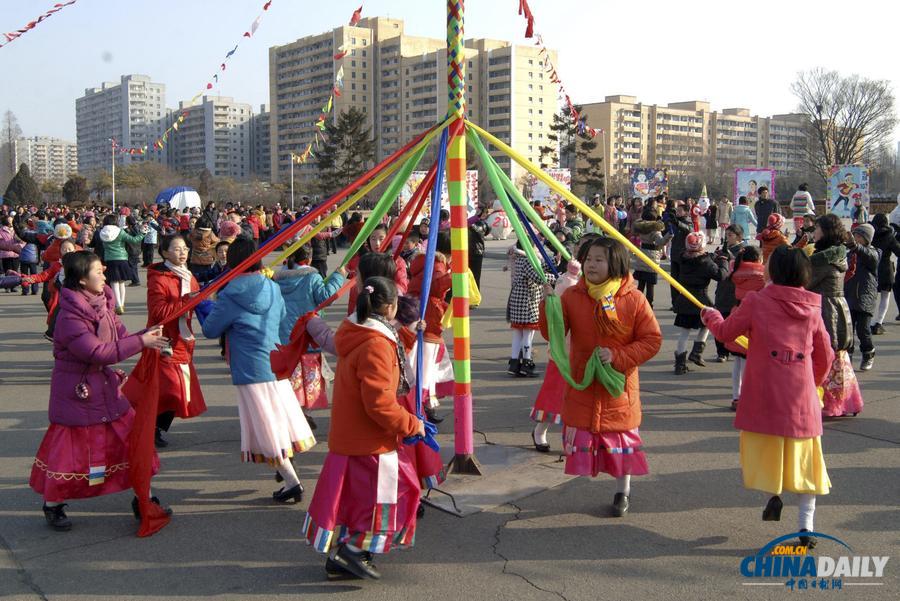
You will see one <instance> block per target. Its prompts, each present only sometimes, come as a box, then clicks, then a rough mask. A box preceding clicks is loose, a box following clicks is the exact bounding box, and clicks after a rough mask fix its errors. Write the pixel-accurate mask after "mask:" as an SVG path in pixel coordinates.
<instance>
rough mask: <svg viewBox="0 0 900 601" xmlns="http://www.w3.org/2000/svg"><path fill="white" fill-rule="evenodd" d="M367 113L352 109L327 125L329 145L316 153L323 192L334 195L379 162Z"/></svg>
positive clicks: (327, 142) (327, 141)
mask: <svg viewBox="0 0 900 601" xmlns="http://www.w3.org/2000/svg"><path fill="white" fill-rule="evenodd" d="M366 118H367V117H366V113H365V112H363V111H361V110H359V109H357V108H351V109H350V110H348V111H345V112H343V113H341V114H340V115H338V118H337V122H336V123H335V122H328V123H326V124H325V142H324V144H322V146H321V148H320V149H319V151H318V152H317V153H316V158H317V164H318V169H319V191H320V192H321V193H322V194H323V195H326V196H328V195H330V194H332V193H334V192H336V191H338V190H340V189H341V188H344V187H345V186H347V185H348V184H350V182H352V181H353V180H355V179H356V178H358V177H359V176H360V175H362V174H363V173H365V172H366V170H367V169H368V168H369V167H370V166H371V165H372V164H373V163H374V161H375V139H374V137H373V136H372V129H371V128H370V127H366Z"/></svg>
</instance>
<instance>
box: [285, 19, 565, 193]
mask: <svg viewBox="0 0 900 601" xmlns="http://www.w3.org/2000/svg"><path fill="white" fill-rule="evenodd" d="M342 46H343V47H344V49H345V50H347V55H346V56H345V57H344V58H343V59H341V60H335V59H334V55H335V54H336V53H338V52H339V48H341V47H342ZM446 57H447V51H446V41H445V40H443V39H434V38H425V37H417V36H410V35H406V34H405V33H404V27H403V21H402V20H399V19H389V18H384V17H371V18H366V19H363V20H361V21H360V22H359V23H358V24H357V26H355V27H350V26H343V27H339V28H337V29H334V30H332V31H329V32H325V33H322V34H318V35H314V36H308V37H305V38H301V39H299V40H297V41H295V42H292V43H290V44H286V45H283V46H275V47H272V48H270V49H269V87H270V106H271V115H270V134H271V141H270V148H271V165H272V180H273V181H281V182H285V181H287V179H288V177H289V175H288V173H289V170H290V154H291V153H292V152H293V153H296V154H300V153H302V152H303V150H304V149H305V148H306V146H307V144H309V142H310V141H312V140H313V138H314V135H315V131H316V130H315V126H314V123H315V121H316V119H317V118H318V117H319V115H320V114H321V110H322V107H323V106H324V105H325V103H326V102H327V101H328V97H329V95H330V94H331V91H332V87H333V84H334V78H335V75H336V73H337V72H338V70H339V69H340V68H341V66H343V70H344V78H343V83H344V86H343V90H342V92H341V96H340V97H336V98H335V102H334V112H333V113H332V115H331V117H330V118H332V119H333V118H335V116H336V115H338V114H340V113H341V112H342V111H345V110H347V109H349V108H350V107H356V108H358V109H361V110H363V111H365V112H366V114H367V115H369V125H370V127H371V128H372V132H373V135H374V136H375V137H376V140H377V151H376V160H381V159H383V158H384V157H386V156H388V155H390V154H391V153H392V152H393V151H395V150H396V149H398V148H400V147H401V146H402V145H403V144H405V143H406V142H407V141H408V140H410V139H411V138H412V137H414V136H415V135H416V134H418V133H420V132H422V131H423V130H425V129H427V128H428V127H430V126H432V125H434V124H435V123H437V122H438V121H440V120H442V118H443V117H444V115H445V114H446V112H447V83H446V82H447V58H446ZM550 57H551V60H552V61H554V62H556V60H557V59H556V53H555V52H553V51H551V53H550ZM466 102H467V116H468V118H469V119H471V120H473V121H475V122H476V123H479V124H480V125H481V126H483V127H485V128H486V129H488V130H490V131H491V132H492V133H494V134H495V135H496V136H497V137H499V138H500V139H502V140H503V141H504V142H506V143H508V144H510V145H511V146H512V147H513V148H515V149H516V150H517V151H518V152H520V153H522V154H523V155H525V156H527V157H529V158H530V159H532V160H534V161H535V162H537V161H539V158H540V151H539V148H540V147H541V146H543V145H546V143H547V136H548V135H549V134H550V133H551V132H550V124H551V123H552V120H553V114H554V112H555V111H556V110H557V90H556V86H555V84H553V83H552V82H551V81H550V79H549V76H548V74H547V72H546V70H545V67H544V58H543V56H542V55H540V54H539V52H538V49H537V48H535V47H532V46H516V45H513V44H510V43H509V42H503V41H497V40H487V39H473V40H466ZM494 156H495V157H496V158H497V160H498V162H499V164H500V165H501V167H502V168H504V169H505V170H506V171H507V172H508V173H511V175H512V176H513V178H514V179H515V178H516V177H517V176H518V174H519V173H520V171H519V169H518V166H515V165H512V164H510V160H509V159H508V158H507V157H505V156H502V157H501V156H500V154H499V153H497V152H494ZM423 168H424V167H423ZM315 173H316V164H315V160H314V159H313V160H310V161H309V162H308V163H306V164H304V165H296V166H295V169H294V177H295V182H296V181H300V182H304V181H305V182H311V181H313V180H314V178H315Z"/></svg>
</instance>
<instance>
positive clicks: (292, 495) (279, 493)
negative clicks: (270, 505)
mask: <svg viewBox="0 0 900 601" xmlns="http://www.w3.org/2000/svg"><path fill="white" fill-rule="evenodd" d="M272 499H273V500H274V501H276V502H278V503H287V502H288V501H290V500H291V499H293V500H294V502H295V503H299V502H300V501H301V500H303V485H302V484H300V483H299V482H298V483H297V485H296V486H292V487H291V488H288V489H285V488H284V487H283V486H282V487H281V488H280V489H278V490H276V491H275V492H273V493H272Z"/></svg>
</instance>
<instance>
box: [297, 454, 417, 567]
mask: <svg viewBox="0 0 900 601" xmlns="http://www.w3.org/2000/svg"><path fill="white" fill-rule="evenodd" d="M418 508H419V483H418V481H417V478H416V472H415V468H414V467H413V465H412V462H411V461H410V458H409V453H406V452H403V451H401V452H391V453H385V454H383V455H363V456H349V455H338V454H337V453H332V452H329V453H328V455H326V456H325V463H324V465H323V466H322V473H321V474H319V481H318V483H317V484H316V491H315V493H313V498H312V501H311V502H310V504H309V511H308V513H307V514H306V519H305V520H304V522H303V533H304V535H305V536H306V542H307V543H308V544H310V545H312V546H313V547H314V548H315V549H316V551H319V552H320V553H328V551H329V550H330V549H331V548H332V547H333V546H334V545H338V544H351V545H353V546H355V547H358V548H360V549H363V550H365V551H369V552H370V553H387V552H388V551H390V550H391V548H392V547H411V546H412V545H413V543H414V542H415V534H416V510H417V509H418Z"/></svg>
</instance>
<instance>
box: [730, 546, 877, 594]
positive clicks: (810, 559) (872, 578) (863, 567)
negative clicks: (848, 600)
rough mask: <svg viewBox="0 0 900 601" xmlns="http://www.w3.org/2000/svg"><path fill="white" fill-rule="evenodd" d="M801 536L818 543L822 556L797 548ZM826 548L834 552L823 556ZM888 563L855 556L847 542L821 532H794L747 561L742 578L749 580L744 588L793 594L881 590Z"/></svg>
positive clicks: (746, 559)
mask: <svg viewBox="0 0 900 601" xmlns="http://www.w3.org/2000/svg"><path fill="white" fill-rule="evenodd" d="M801 534H802V535H805V536H809V537H811V538H815V539H818V543H819V546H820V548H819V552H820V554H818V555H814V554H812V553H811V552H810V551H811V550H810V549H809V548H808V547H807V546H805V545H801V544H798V542H797V538H798V537H799V536H800V535H801ZM826 541H830V543H829V542H826ZM823 543H824V544H823ZM831 543H835V544H834V545H832V544H831ZM825 545H828V546H832V547H835V550H834V551H833V552H831V553H829V554H827V555H826V554H822V551H823V550H822V548H821V547H822V546H825ZM889 559H890V557H889V556H887V555H884V556H876V555H856V554H855V553H854V552H853V549H851V548H850V546H849V545H848V544H847V543H845V542H844V541H842V540H840V539H837V538H835V537H833V536H829V535H827V534H822V533H821V532H802V533H801V532H795V533H794V534H786V535H785V536H780V537H778V538H776V539H773V540H771V541H770V542H769V543H768V544H766V546H764V547H763V548H762V549H760V550H759V552H758V553H757V554H756V555H750V556H748V557H745V558H744V559H743V560H742V561H741V576H743V577H744V578H748V579H750V580H748V581H745V582H744V583H743V584H744V586H783V587H787V588H788V589H790V590H792V591H793V590H807V589H819V590H842V589H843V588H844V587H852V586H881V585H882V583H881V582H879V579H881V578H882V577H883V576H884V568H885V566H887V563H888V560H889ZM773 579H776V581H775V582H773V581H772V580H773Z"/></svg>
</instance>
